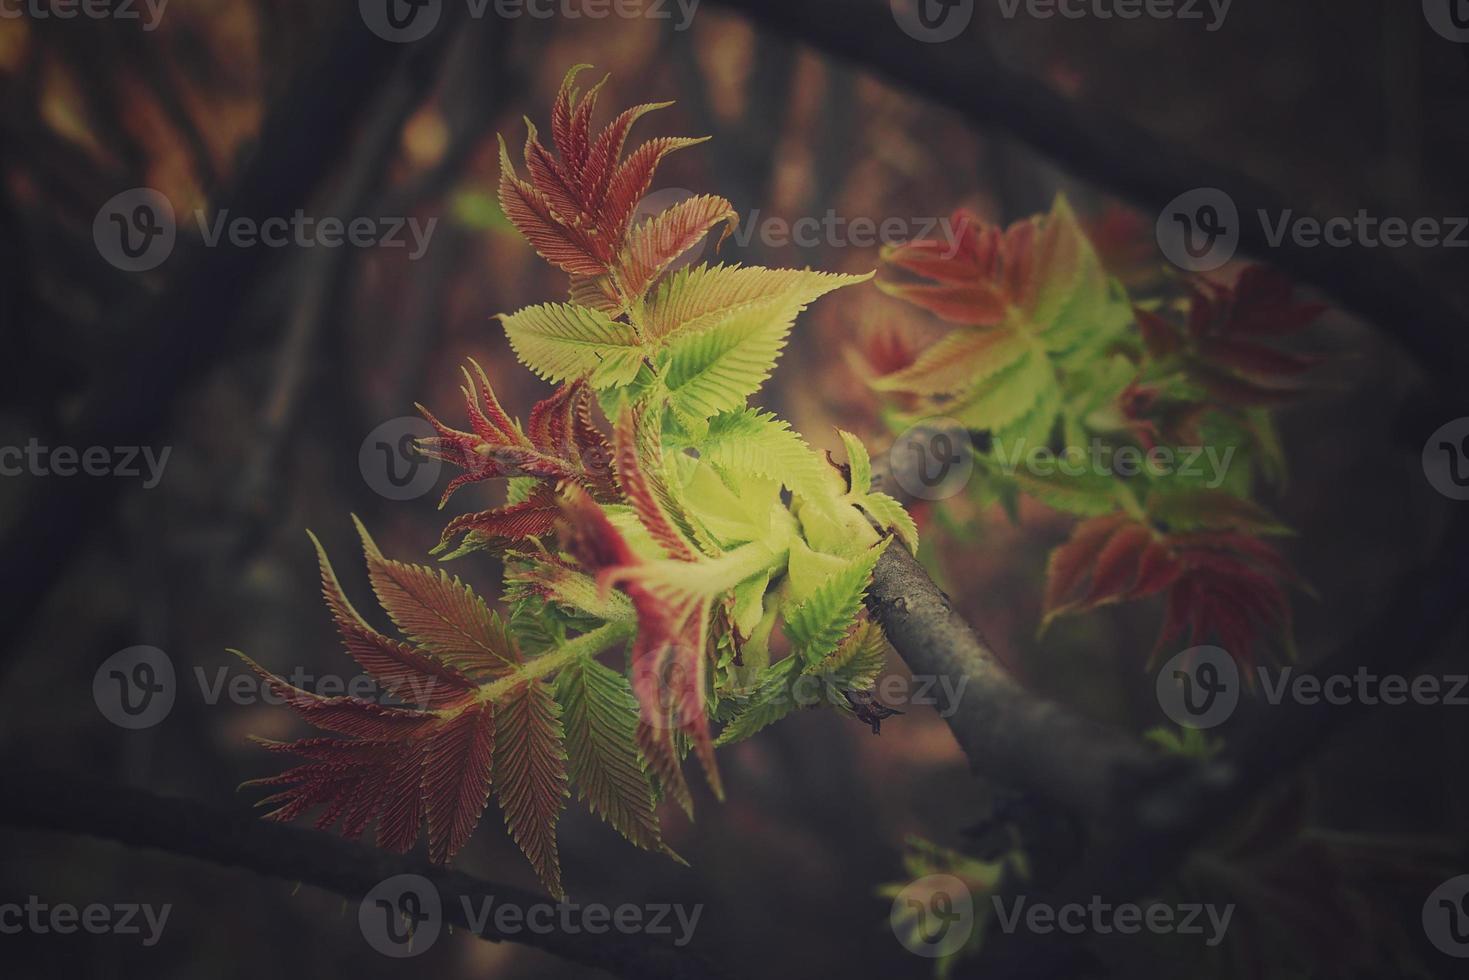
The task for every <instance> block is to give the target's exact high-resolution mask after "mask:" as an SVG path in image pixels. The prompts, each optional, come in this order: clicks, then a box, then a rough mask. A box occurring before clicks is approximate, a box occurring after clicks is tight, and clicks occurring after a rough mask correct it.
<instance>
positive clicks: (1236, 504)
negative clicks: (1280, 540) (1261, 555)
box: [1145, 490, 1295, 536]
mask: <svg viewBox="0 0 1469 980" xmlns="http://www.w3.org/2000/svg"><path fill="white" fill-rule="evenodd" d="M1145 509H1146V510H1147V512H1148V516H1149V517H1151V518H1152V519H1153V520H1155V521H1162V522H1163V523H1165V524H1167V525H1168V526H1169V528H1171V529H1172V530H1174V531H1199V530H1208V531H1238V532H1241V533H1244V534H1252V535H1262V536H1269V535H1292V534H1294V533H1295V531H1293V530H1292V529H1291V528H1289V527H1287V526H1286V525H1284V524H1282V523H1281V522H1280V520H1279V519H1278V518H1276V517H1275V515H1273V514H1271V513H1270V512H1269V511H1268V510H1266V509H1265V508H1264V507H1261V506H1260V505H1259V504H1257V503H1255V502H1253V501H1250V500H1245V499H1243V498H1241V497H1236V496H1235V495H1234V494H1232V493H1229V492H1228V491H1225V490H1181V491H1178V492H1175V493H1153V494H1149V496H1148V500H1147V504H1146V505H1145Z"/></svg>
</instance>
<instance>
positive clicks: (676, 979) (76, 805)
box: [0, 765, 723, 980]
mask: <svg viewBox="0 0 1469 980" xmlns="http://www.w3.org/2000/svg"><path fill="white" fill-rule="evenodd" d="M5 770H6V772H7V773H9V774H10V778H12V779H14V780H16V782H15V783H14V785H17V786H25V787H26V790H25V792H24V793H20V794H18V795H17V796H16V798H15V799H13V800H11V801H10V803H8V804H7V805H6V806H5V807H4V808H0V824H6V825H9V826H12V827H22V828H28V829H32V830H41V831H52V832H61V833H68V834H84V835H87V836H90V837H97V838H101V839H103V840H112V841H117V842H119V843H122V844H127V845H132V846H137V847H151V848H156V849H158V850H161V851H165V852H167V853H170V854H179V855H183V856H185V857H191V858H197V859H199V860H201V861H208V862H210V863H212V864H217V865H221V866H223V867H238V868H244V869H246V870H249V871H254V872H256V873H257V874H262V875H266V876H268V877H272V878H280V879H282V880H284V881H293V882H295V881H299V882H305V883H307V884H311V885H315V886H317V887H319V888H324V889H326V890H327V891H331V892H335V893H337V894H339V895H342V896H344V897H346V898H350V899H357V898H361V897H362V896H363V895H365V894H367V892H369V891H371V890H372V889H373V887H375V886H376V885H377V884H379V883H380V882H382V881H383V880H384V879H386V878H390V877H392V876H394V875H401V874H416V875H421V876H423V877H424V878H427V879H428V880H429V881H431V882H433V884H434V887H435V888H437V889H438V891H439V895H440V897H441V899H442V902H443V915H444V921H445V922H447V923H451V924H453V925H454V926H456V927H458V928H462V929H465V930H467V931H469V932H473V933H475V934H476V935H478V936H479V937H480V938H481V939H486V940H489V941H490V942H501V941H505V940H508V941H510V942H516V943H522V944H524V945H526V946H533V947H536V948H538V949H542V950H545V951H546V952H548V953H552V954H554V955H556V956H559V957H562V958H563V959H567V960H571V961H573V962H576V963H581V964H583V965H585V966H590V967H596V968H598V969H602V970H607V971H609V972H611V973H615V974H618V975H620V976H625V977H629V978H636V980H643V978H654V980H713V978H718V977H720V976H722V975H723V974H721V973H720V971H718V970H717V969H715V968H714V967H713V966H712V965H711V964H709V963H708V962H706V961H705V960H704V959H703V958H702V957H699V956H697V955H695V954H692V953H690V952H688V951H686V950H683V949H680V948H678V947H675V946H672V945H663V944H661V943H659V942H658V941H656V940H654V939H652V938H651V937H649V936H648V935H646V934H642V933H638V934H625V933H617V932H611V931H609V932H607V933H606V934H596V935H593V934H590V933H587V932H585V931H580V932H571V931H566V930H562V929H560V928H553V929H552V930H551V931H548V932H531V931H528V930H527V931H520V932H515V933H503V932H500V931H498V930H497V929H496V927H495V924H494V917H493V916H488V917H485V921H484V922H483V923H480V925H481V927H482V928H481V929H480V930H479V931H476V930H475V927H474V924H473V923H471V922H470V920H469V914H468V913H469V911H470V910H473V909H478V908H479V907H480V904H481V902H482V900H483V899H485V898H487V897H494V898H495V900H496V901H497V903H500V904H509V905H516V906H519V907H521V908H528V907H530V906H533V905H546V904H552V903H554V899H551V898H548V897H547V896H545V895H540V894H537V893H535V892H531V891H526V890H525V889H521V888H515V887H512V886H509V885H501V884H497V883H495V882H489V881H484V880H482V879H479V878H475V877H472V876H470V875H467V874H464V873H462V872H458V871H451V870H449V869H447V868H444V867H441V866H438V865H429V864H425V863H424V862H422V861H421V860H418V859H416V858H413V857H411V856H404V855H396V854H388V853H387V852H385V851H379V850H376V849H374V848H369V847H364V846H362V845H360V844H353V843H350V842H348V841H345V840H342V839H341V838H338V837H334V836H332V835H330V834H326V833H322V832H320V831H312V830H305V829H302V828H300V827H292V826H288V825H286V824H278V823H270V822H268V821H264V820H261V819H259V818H258V817H257V816H255V815H253V814H251V813H248V812H239V811H235V810H226V809H221V808H219V807H213V806H209V805H207V804H204V803H199V802H197V801H194V800H185V799H174V798H168V797H162V796H157V795H154V794H152V793H148V792H146V791H143V790H139V789H133V788H131V787H126V786H116V785H111V784H107V783H103V782H100V781H96V780H90V779H83V778H81V777H77V776H72V775H67V774H63V773H58V772H46V771H39V772H26V771H24V768H23V767H22V766H19V765H7V766H6V767H5ZM465 899H468V902H467V903H466V902H465V901H464V900H465Z"/></svg>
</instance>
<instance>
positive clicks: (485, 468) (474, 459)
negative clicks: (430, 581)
mask: <svg viewBox="0 0 1469 980" xmlns="http://www.w3.org/2000/svg"><path fill="white" fill-rule="evenodd" d="M470 363H471V364H473V366H474V370H475V372H476V375H477V376H478V383H476V381H475V379H474V378H473V377H471V376H470V374H469V371H468V370H466V371H465V374H464V377H465V382H466V384H465V386H464V387H463V388H462V389H461V390H462V391H463V392H464V400H465V404H466V406H467V412H468V417H469V424H470V429H471V431H469V432H461V431H459V430H458V429H452V428H450V427H449V426H447V425H445V424H444V423H442V422H440V421H439V420H438V419H437V418H435V417H434V415H433V413H431V412H429V410H428V409H426V408H424V407H423V406H422V405H419V406H418V410H419V411H420V412H422V413H423V415H424V417H425V418H426V419H428V421H429V424H430V425H432V426H433V427H434V430H435V431H436V432H437V433H438V435H437V436H434V437H432V438H429V439H424V440H421V441H420V442H419V444H418V447H419V451H420V452H422V453H423V454H424V455H425V456H427V457H429V458H430V459H437V460H441V461H443V462H446V463H449V464H451V465H453V466H457V467H459V468H460V469H462V470H464V472H463V473H461V474H459V475H458V476H456V477H454V479H453V480H451V481H450V482H449V485H448V487H446V488H445V490H444V496H443V499H442V500H441V501H440V502H439V506H441V507H442V506H443V505H444V504H445V503H446V502H448V500H449V498H450V497H451V496H452V495H453V494H454V491H456V490H458V489H459V488H460V487H462V486H465V485H467V484H471V483H478V482H480V481H482V480H489V479H494V478H496V477H511V476H529V477H534V478H536V479H537V480H539V481H540V482H539V483H538V485H537V486H536V488H535V489H534V490H533V491H532V492H531V494H530V495H529V497H528V498H527V499H525V500H523V501H521V502H519V503H515V504H510V505H507V506H505V507H498V508H493V509H491V510H486V511H480V512H478V513H473V514H465V515H463V516H461V517H456V518H455V519H454V520H452V521H450V522H449V524H448V526H447V527H445V528H444V534H443V542H444V543H446V544H447V543H448V542H449V541H452V540H453V539H454V538H456V537H457V536H459V535H461V534H475V535H477V536H479V538H481V539H482V540H484V541H485V542H492V541H500V542H505V543H514V542H517V541H523V540H527V539H531V538H539V537H541V536H543V535H545V534H548V533H549V532H550V531H551V530H552V529H553V528H554V526H555V522H556V517H557V515H558V513H559V509H558V506H557V503H556V496H555V489H556V486H557V485H558V484H559V483H560V482H561V481H564V480H569V481H572V482H574V483H577V484H579V485H580V486H582V487H583V488H585V489H586V490H587V491H588V492H589V493H591V494H592V495H593V496H594V497H595V498H596V499H598V500H603V501H611V500H615V499H617V498H618V488H617V482H616V478H615V477H614V475H613V472H612V447H611V446H610V445H609V444H608V442H607V437H606V436H605V435H603V434H602V431H601V430H600V429H599V428H598V427H597V424H596V421H595V420H594V418H593V415H592V402H593V398H594V396H593V394H592V390H591V388H590V387H589V386H588V385H587V383H586V382H585V381H584V380H577V381H574V382H570V383H568V384H564V385H562V386H561V387H560V388H558V389H556V392H555V393H554V394H552V395H551V397H549V398H547V399H544V400H543V401H541V402H539V403H537V404H536V406H535V407H534V408H533V409H531V416H530V422H529V424H528V425H527V426H526V429H525V430H524V431H523V430H522V429H521V427H520V425H519V423H517V422H515V421H514V420H513V419H511V418H510V416H509V415H507V414H506V413H505V410H504V409H503V408H501V407H500V403H499V401H498V400H497V399H496V398H495V393H494V391H493V390H492V389H491V387H490V382H489V379H488V378H487V377H486V376H485V373H484V370H483V369H482V368H481V367H480V366H479V365H478V364H475V363H474V362H473V361H471V362H470Z"/></svg>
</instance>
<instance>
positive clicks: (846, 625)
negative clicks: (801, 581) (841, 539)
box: [785, 542, 886, 664]
mask: <svg viewBox="0 0 1469 980" xmlns="http://www.w3.org/2000/svg"><path fill="white" fill-rule="evenodd" d="M885 545H886V542H884V543H883V544H880V545H878V546H877V547H876V548H871V549H869V550H868V551H867V552H866V553H865V554H863V555H862V556H861V557H859V558H856V559H854V560H852V561H851V562H849V563H848V564H847V566H846V567H845V568H843V569H842V570H841V571H840V572H838V573H836V574H835V575H833V576H831V577H830V578H828V579H827V580H826V582H825V583H824V584H822V586H821V587H820V588H818V589H817V590H816V591H815V592H814V593H812V595H811V597H810V598H809V599H807V600H806V601H805V602H803V603H801V604H800V605H799V606H797V607H796V608H795V609H794V610H791V611H789V612H787V613H786V617H785V633H786V637H787V638H789V639H790V641H791V649H792V652H793V654H792V655H793V656H798V657H800V658H801V660H802V661H803V662H804V663H807V664H812V663H816V662H817V661H819V660H821V659H822V658H824V657H826V656H827V655H829V654H830V653H831V652H832V651H833V650H835V649H836V648H837V644H838V643H840V642H841V641H842V637H844V636H846V634H847V631H848V630H850V629H851V628H852V624H853V623H855V622H856V621H857V614H858V613H859V612H860V611H861V609H862V596H863V594H864V593H866V591H867V586H868V585H869V584H870V583H871V582H872V569H873V567H874V566H876V564H877V559H878V558H879V557H880V556H881V555H882V551H883V548H884V547H885Z"/></svg>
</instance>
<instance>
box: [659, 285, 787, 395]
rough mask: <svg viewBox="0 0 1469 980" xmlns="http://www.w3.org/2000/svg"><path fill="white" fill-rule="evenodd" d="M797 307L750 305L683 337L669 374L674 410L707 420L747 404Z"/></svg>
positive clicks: (768, 369)
mask: <svg viewBox="0 0 1469 980" xmlns="http://www.w3.org/2000/svg"><path fill="white" fill-rule="evenodd" d="M797 312H798V308H797V307H796V306H794V305H792V304H791V303H789V302H786V301H784V300H776V301H773V302H766V303H756V304H751V305H748V306H744V307H741V308H740V309H739V310H737V311H736V312H734V313H733V314H731V315H730V316H729V317H728V318H727V319H725V320H724V321H723V322H721V323H719V324H718V325H717V326H713V327H710V328H708V329H707V330H701V331H699V332H697V333H688V334H684V335H683V336H681V337H679V338H678V339H677V340H676V341H675V342H674V344H673V346H672V347H671V348H670V352H669V362H668V374H667V377H666V379H665V384H666V385H667V386H668V394H669V397H670V399H671V405H672V408H673V410H674V413H675V414H676V415H678V416H679V418H680V419H681V420H682V419H684V418H694V419H698V420H699V421H703V420H705V419H708V418H710V417H711V416H714V415H718V414H719V413H720V412H726V411H730V410H732V409H736V408H742V407H744V404H745V400H746V399H747V398H749V396H750V395H752V394H754V393H755V392H756V391H758V390H759V388H760V386H761V385H763V384H764V383H765V380H766V379H767V378H769V377H770V372H771V370H772V369H774V367H775V360H776V358H777V357H779V356H780V351H781V349H782V348H783V347H785V342H786V337H787V336H788V335H789V334H790V331H791V325H792V324H794V323H795V320H796V313H797Z"/></svg>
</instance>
